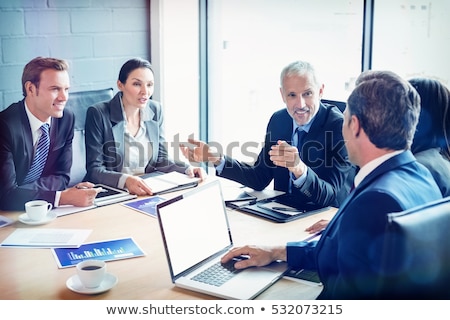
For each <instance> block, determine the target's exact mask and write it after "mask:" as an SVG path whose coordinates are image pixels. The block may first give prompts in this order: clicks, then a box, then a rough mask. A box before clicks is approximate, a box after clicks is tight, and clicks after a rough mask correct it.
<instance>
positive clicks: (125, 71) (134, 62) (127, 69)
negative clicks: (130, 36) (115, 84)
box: [119, 58, 153, 83]
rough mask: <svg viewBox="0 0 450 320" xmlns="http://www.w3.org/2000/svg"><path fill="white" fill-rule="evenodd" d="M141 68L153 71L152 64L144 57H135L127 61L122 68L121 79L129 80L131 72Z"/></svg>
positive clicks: (121, 80) (122, 80)
mask: <svg viewBox="0 0 450 320" xmlns="http://www.w3.org/2000/svg"><path fill="white" fill-rule="evenodd" d="M139 68H147V69H149V70H150V71H151V72H153V69H152V65H151V63H150V62H149V61H147V60H145V59H142V58H133V59H130V60H128V61H127V62H125V63H124V64H123V66H122V68H120V72H119V81H120V82H122V83H125V82H127V79H128V76H129V75H130V73H131V72H133V70H136V69H139Z"/></svg>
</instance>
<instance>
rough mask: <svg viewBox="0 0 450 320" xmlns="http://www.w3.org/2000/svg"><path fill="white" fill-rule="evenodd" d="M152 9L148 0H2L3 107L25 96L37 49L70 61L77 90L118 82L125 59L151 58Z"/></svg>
mask: <svg viewBox="0 0 450 320" xmlns="http://www.w3.org/2000/svg"><path fill="white" fill-rule="evenodd" d="M149 11H150V1H149V0H127V1H123V0H48V1H47V0H0V110H3V109H4V108H6V107H8V106H9V105H10V104H11V103H13V102H16V101H18V100H21V99H22V85H21V76H22V70H23V67H24V66H25V64H26V63H27V62H28V61H30V60H31V59H33V58H34V57H36V56H38V55H41V56H52V57H57V58H63V59H67V60H68V61H69V63H70V68H71V70H70V75H71V87H72V88H71V91H73V92H75V91H82V90H91V89H92V90H93V89H102V88H107V87H113V88H116V81H117V76H118V74H119V69H120V67H121V65H122V64H123V63H124V62H125V61H126V60H128V59H129V58H131V57H135V56H139V57H142V58H145V59H149V60H150V34H149V30H150V28H149V26H150V21H149V16H150V13H149Z"/></svg>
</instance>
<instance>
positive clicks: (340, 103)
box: [321, 99, 347, 112]
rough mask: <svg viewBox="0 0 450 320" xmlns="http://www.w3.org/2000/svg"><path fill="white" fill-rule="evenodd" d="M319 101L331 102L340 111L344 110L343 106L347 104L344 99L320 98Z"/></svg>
mask: <svg viewBox="0 0 450 320" xmlns="http://www.w3.org/2000/svg"><path fill="white" fill-rule="evenodd" d="M321 101H322V103H325V104H331V105H334V106H336V107H338V109H339V110H341V112H344V110H345V107H346V106H347V104H346V103H345V102H344V101H337V100H327V99H322V100H321Z"/></svg>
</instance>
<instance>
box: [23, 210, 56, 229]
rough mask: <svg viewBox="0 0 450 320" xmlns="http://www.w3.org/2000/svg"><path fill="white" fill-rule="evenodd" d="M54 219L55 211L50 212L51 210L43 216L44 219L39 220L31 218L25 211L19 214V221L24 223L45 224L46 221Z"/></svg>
mask: <svg viewBox="0 0 450 320" xmlns="http://www.w3.org/2000/svg"><path fill="white" fill-rule="evenodd" d="M55 219H56V213H55V212H52V211H50V212H49V213H48V214H47V216H45V218H44V219H42V220H39V221H36V220H31V219H30V218H29V217H28V215H27V214H26V213H23V214H21V215H20V216H19V221H20V222H22V223H25V224H29V225H33V226H36V225H40V224H46V223H49V222H51V221H53V220H55Z"/></svg>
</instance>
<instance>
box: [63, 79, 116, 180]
mask: <svg viewBox="0 0 450 320" xmlns="http://www.w3.org/2000/svg"><path fill="white" fill-rule="evenodd" d="M112 97H113V88H107V89H100V90H90V91H79V92H71V93H70V94H69V100H67V104H66V108H67V109H70V110H72V111H73V113H74V114H75V130H74V134H73V141H72V154H73V158H72V160H73V161H72V167H71V169H70V182H69V186H74V185H76V184H77V183H79V182H81V181H82V180H83V178H84V176H85V175H86V147H85V144H84V126H85V123H86V112H87V109H88V108H89V107H90V106H92V105H93V104H95V103H97V102H101V101H107V100H110V99H111V98H112Z"/></svg>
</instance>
